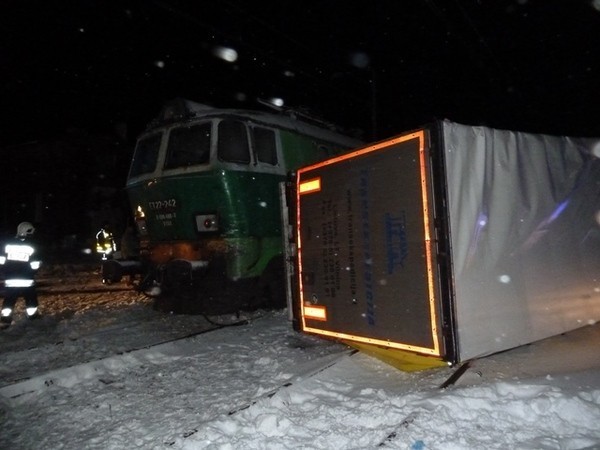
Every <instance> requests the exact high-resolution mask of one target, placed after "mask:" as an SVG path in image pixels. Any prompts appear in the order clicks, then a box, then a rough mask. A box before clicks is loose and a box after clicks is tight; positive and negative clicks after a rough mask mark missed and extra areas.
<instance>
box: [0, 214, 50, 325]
mask: <svg viewBox="0 0 600 450" xmlns="http://www.w3.org/2000/svg"><path fill="white" fill-rule="evenodd" d="M34 231H35V228H34V227H33V225H32V224H31V223H29V222H21V223H20V224H19V226H18V227H17V235H16V237H15V238H13V239H11V240H9V241H7V242H5V243H4V245H3V247H2V248H1V252H0V267H2V270H3V273H4V278H5V280H4V287H5V289H4V291H5V294H4V302H3V304H2V309H1V310H0V321H1V323H2V325H3V326H4V327H7V326H9V325H10V324H11V323H12V315H13V310H14V307H15V303H16V302H17V299H18V298H19V297H23V298H24V299H25V311H26V313H27V317H28V318H29V319H35V318H37V317H39V314H38V300H37V292H36V288H35V279H34V278H35V274H36V272H37V270H38V269H39V268H40V264H41V260H40V258H39V253H38V250H37V249H36V246H35V245H34V243H33V242H32V236H33V233H34Z"/></svg>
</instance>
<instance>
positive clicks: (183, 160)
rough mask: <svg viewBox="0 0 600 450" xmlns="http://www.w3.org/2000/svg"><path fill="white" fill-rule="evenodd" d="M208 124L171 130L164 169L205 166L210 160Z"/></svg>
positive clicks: (209, 125)
mask: <svg viewBox="0 0 600 450" xmlns="http://www.w3.org/2000/svg"><path fill="white" fill-rule="evenodd" d="M210 128H211V124H210V122H207V123H203V124H200V125H192V126H187V127H180V128H175V129H173V130H171V133H170V134H169V146H168V147H167V156H166V158H165V166H164V168H165V169H175V168H178V167H188V166H195V165H198V164H206V163H208V161H209V158H210Z"/></svg>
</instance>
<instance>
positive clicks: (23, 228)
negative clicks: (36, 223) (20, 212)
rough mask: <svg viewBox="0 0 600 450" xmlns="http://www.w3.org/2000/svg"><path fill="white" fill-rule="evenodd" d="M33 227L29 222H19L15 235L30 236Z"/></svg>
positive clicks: (33, 229)
mask: <svg viewBox="0 0 600 450" xmlns="http://www.w3.org/2000/svg"><path fill="white" fill-rule="evenodd" d="M34 231H35V228H34V227H33V225H32V224H30V223H29V222H21V223H20V224H19V226H18V227H17V237H25V236H31V235H32V234H33V232H34Z"/></svg>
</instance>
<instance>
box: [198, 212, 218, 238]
mask: <svg viewBox="0 0 600 450" xmlns="http://www.w3.org/2000/svg"><path fill="white" fill-rule="evenodd" d="M196 230H197V231H198V232H200V233H206V232H210V231H218V230H219V218H218V216H217V215H216V214H197V215H196Z"/></svg>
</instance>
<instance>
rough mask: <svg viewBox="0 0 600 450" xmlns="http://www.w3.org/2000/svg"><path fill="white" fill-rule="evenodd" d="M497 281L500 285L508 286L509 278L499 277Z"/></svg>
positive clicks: (505, 276) (507, 276)
mask: <svg viewBox="0 0 600 450" xmlns="http://www.w3.org/2000/svg"><path fill="white" fill-rule="evenodd" d="M498 281H499V282H500V283H504V284H508V283H510V276H509V275H500V276H499V277H498Z"/></svg>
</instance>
